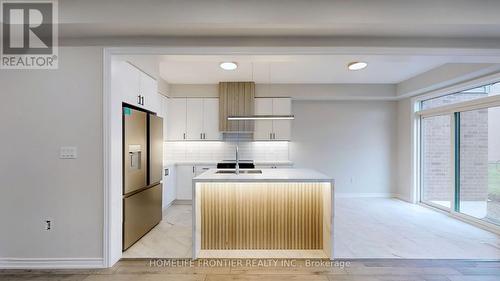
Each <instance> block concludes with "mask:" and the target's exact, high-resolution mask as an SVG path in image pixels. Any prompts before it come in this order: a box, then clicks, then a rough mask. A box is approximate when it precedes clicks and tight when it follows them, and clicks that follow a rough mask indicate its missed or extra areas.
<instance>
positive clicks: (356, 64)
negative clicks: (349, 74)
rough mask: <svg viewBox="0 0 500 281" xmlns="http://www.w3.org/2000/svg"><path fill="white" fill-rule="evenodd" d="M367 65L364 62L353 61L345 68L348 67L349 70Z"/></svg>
mask: <svg viewBox="0 0 500 281" xmlns="http://www.w3.org/2000/svg"><path fill="white" fill-rule="evenodd" d="M367 66H368V64H367V63H366V62H362V61H355V62H351V63H349V64H348V65H347V68H349V70H361V69H363V68H365V67H367Z"/></svg>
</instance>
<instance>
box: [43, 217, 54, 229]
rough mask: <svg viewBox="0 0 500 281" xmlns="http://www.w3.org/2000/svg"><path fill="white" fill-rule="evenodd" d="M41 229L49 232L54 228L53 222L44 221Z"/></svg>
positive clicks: (50, 220) (49, 220)
mask: <svg viewBox="0 0 500 281" xmlns="http://www.w3.org/2000/svg"><path fill="white" fill-rule="evenodd" d="M43 227H44V230H46V231H51V230H52V229H53V228H54V221H53V220H52V219H44V220H43Z"/></svg>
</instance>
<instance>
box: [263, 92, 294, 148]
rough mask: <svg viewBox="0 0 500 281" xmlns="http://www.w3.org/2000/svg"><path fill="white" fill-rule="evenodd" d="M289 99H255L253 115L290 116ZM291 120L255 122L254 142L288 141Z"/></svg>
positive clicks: (290, 104) (290, 103)
mask: <svg viewBox="0 0 500 281" xmlns="http://www.w3.org/2000/svg"><path fill="white" fill-rule="evenodd" d="M290 114H292V102H291V99H290V98H255V115H290ZM291 127H292V126H291V120H257V121H255V131H254V139H255V140H290V138H291Z"/></svg>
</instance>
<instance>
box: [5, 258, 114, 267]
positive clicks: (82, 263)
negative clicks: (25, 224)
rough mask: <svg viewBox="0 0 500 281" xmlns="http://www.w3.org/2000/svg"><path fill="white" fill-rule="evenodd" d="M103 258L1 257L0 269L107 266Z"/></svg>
mask: <svg viewBox="0 0 500 281" xmlns="http://www.w3.org/2000/svg"><path fill="white" fill-rule="evenodd" d="M105 267H106V266H105V264H104V259H103V258H0V269H66V268H69V269H74V268H105Z"/></svg>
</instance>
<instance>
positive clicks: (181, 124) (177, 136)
mask: <svg viewBox="0 0 500 281" xmlns="http://www.w3.org/2000/svg"><path fill="white" fill-rule="evenodd" d="M186 109H187V105H186V99H185V98H171V99H168V111H167V113H168V114H167V123H168V125H167V126H168V130H167V136H168V140H185V139H186Z"/></svg>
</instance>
